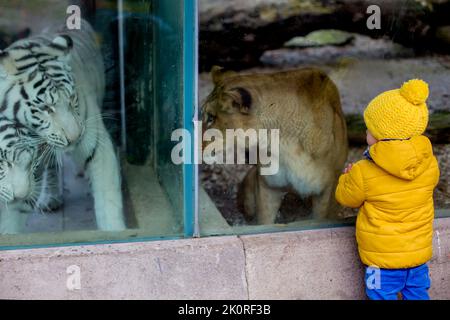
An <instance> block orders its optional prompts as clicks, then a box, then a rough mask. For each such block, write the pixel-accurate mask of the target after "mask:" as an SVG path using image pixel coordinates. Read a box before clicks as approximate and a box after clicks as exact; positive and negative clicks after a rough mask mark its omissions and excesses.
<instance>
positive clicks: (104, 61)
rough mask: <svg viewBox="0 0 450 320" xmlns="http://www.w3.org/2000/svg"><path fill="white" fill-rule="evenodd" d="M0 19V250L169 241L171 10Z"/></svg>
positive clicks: (176, 200) (175, 98)
mask: <svg viewBox="0 0 450 320" xmlns="http://www.w3.org/2000/svg"><path fill="white" fill-rule="evenodd" d="M38 3H39V4H38ZM69 5H77V6H78V7H79V8H80V10H81V18H82V19H81V20H79V21H80V26H79V27H80V28H79V29H78V28H76V27H75V29H70V30H69V28H68V25H69V24H67V22H68V19H70V22H71V23H73V24H72V26H76V23H74V21H76V19H77V17H76V11H73V12H72V14H70V13H69V14H68V13H67V12H66V11H67V8H68V6H69ZM0 11H1V12H2V19H1V21H0V45H1V47H0V49H2V50H3V51H1V54H0V56H1V57H0V101H2V103H1V118H0V131H1V132H0V148H1V152H0V199H1V203H2V205H1V209H0V210H1V211H0V231H1V236H0V246H17V245H41V244H59V243H70V242H92V241H105V240H127V239H131V238H141V237H170V236H177V235H181V234H182V230H183V211H182V209H183V206H182V201H183V185H182V167H180V166H177V167H176V166H175V165H173V164H172V162H171V159H170V148H171V147H172V145H171V139H170V138H171V133H172V130H174V129H175V128H179V127H181V125H182V114H183V113H182V108H183V105H182V96H183V82H182V81H183V79H182V72H183V68H182V67H183V66H182V61H183V60H182V54H183V42H182V41H183V37H182V34H183V14H182V13H183V3H182V2H179V1H107V0H105V1H51V0H48V1H3V0H1V1H0ZM3 13H7V14H5V15H3ZM73 14H75V16H74V15H73ZM73 19H75V20H73ZM168 150H169V151H168Z"/></svg>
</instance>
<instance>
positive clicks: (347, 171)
mask: <svg viewBox="0 0 450 320" xmlns="http://www.w3.org/2000/svg"><path fill="white" fill-rule="evenodd" d="M352 168H353V163H350V164H348V165H347V167H346V168H345V169H344V173H349V172H350V170H352Z"/></svg>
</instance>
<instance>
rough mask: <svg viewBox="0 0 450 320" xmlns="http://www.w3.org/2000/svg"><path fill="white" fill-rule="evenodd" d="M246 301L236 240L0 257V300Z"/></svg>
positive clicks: (15, 253) (1, 254) (242, 264)
mask: <svg viewBox="0 0 450 320" xmlns="http://www.w3.org/2000/svg"><path fill="white" fill-rule="evenodd" d="M72 265H74V266H79V267H80V270H81V290H76V291H70V290H68V289H67V286H66V283H67V279H68V277H69V276H70V275H69V274H67V268H68V267H70V266H72ZM247 298H248V295H247V287H246V279H245V259H244V251H243V247H242V242H241V241H240V240H239V239H238V238H237V237H228V238H220V239H201V240H179V241H167V242H149V243H140V244H118V245H101V246H86V247H70V248H60V249H36V250H21V251H3V252H0V299H247Z"/></svg>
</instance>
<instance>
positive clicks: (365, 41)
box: [261, 34, 414, 67]
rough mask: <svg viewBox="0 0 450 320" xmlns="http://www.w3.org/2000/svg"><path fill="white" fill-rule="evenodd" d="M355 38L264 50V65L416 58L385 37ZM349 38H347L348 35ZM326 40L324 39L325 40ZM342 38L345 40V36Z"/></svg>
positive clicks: (355, 36) (282, 65)
mask: <svg viewBox="0 0 450 320" xmlns="http://www.w3.org/2000/svg"><path fill="white" fill-rule="evenodd" d="M351 37H352V38H353V41H352V42H351V44H347V45H344V46H335V45H322V46H313V47H310V48H302V49H300V48H283V49H277V50H270V51H266V52H264V53H263V55H262V57H261V62H262V63H263V64H264V65H268V66H276V67H284V66H297V65H302V64H309V63H330V62H331V63H334V62H337V61H339V60H341V59H342V58H355V59H388V58H405V57H413V56H414V51H413V50H412V49H409V48H405V47H403V46H402V45H400V44H396V43H393V42H392V41H389V40H386V39H372V38H370V37H367V36H363V35H357V34H354V35H351ZM347 39H348V37H347ZM322 40H323V43H325V40H326V39H325V38H324V39H322ZM340 40H344V35H342V36H341V38H340Z"/></svg>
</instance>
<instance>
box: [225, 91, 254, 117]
mask: <svg viewBox="0 0 450 320" xmlns="http://www.w3.org/2000/svg"><path fill="white" fill-rule="evenodd" d="M227 95H228V96H229V97H231V99H232V101H233V103H232V107H233V108H237V109H238V110H239V112H240V113H242V114H250V112H251V109H252V104H253V97H252V94H251V93H250V91H249V90H247V89H246V88H243V87H236V88H233V89H230V90H229V91H227Z"/></svg>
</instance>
